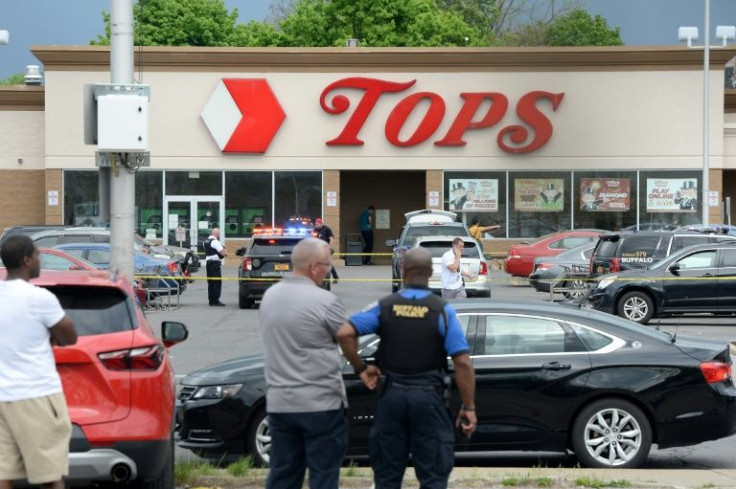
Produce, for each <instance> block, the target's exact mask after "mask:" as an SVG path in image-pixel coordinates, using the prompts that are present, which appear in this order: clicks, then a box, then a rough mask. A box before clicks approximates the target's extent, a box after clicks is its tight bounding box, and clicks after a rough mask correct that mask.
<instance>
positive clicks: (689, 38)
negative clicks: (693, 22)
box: [678, 0, 736, 226]
mask: <svg viewBox="0 0 736 489" xmlns="http://www.w3.org/2000/svg"><path fill="white" fill-rule="evenodd" d="M704 30H705V40H704V43H703V177H702V179H701V180H702V182H701V187H702V189H703V193H702V196H703V197H702V213H703V214H702V223H703V225H706V226H707V225H708V224H709V223H710V215H709V211H710V202H709V197H710V153H709V152H710V148H709V143H710V141H709V139H710V138H709V135H710V127H709V126H710V48H711V46H710V0H705V22H704ZM735 35H736V27H734V26H718V27H716V38H718V39H720V40H722V41H723V46H725V45H726V42H727V41H729V40H733V39H734V37H735ZM678 38H679V40H680V41H686V42H687V47H693V45H692V43H693V41H697V40H698V28H697V27H680V29H679V30H678Z"/></svg>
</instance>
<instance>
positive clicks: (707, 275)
mask: <svg viewBox="0 0 736 489" xmlns="http://www.w3.org/2000/svg"><path fill="white" fill-rule="evenodd" d="M703 277H715V275H713V274H712V273H706V274H705V275H703Z"/></svg>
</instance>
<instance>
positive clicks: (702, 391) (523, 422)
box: [177, 299, 736, 468]
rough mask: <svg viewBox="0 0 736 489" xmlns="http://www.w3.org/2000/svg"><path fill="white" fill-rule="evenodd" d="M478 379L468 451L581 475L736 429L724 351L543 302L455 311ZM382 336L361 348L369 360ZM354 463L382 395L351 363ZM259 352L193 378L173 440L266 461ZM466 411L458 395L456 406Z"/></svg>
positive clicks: (198, 449)
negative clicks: (541, 461)
mask: <svg viewBox="0 0 736 489" xmlns="http://www.w3.org/2000/svg"><path fill="white" fill-rule="evenodd" d="M454 305H455V307H456V309H457V311H458V317H459V319H460V322H461V324H462V326H463V328H464V330H465V331H466V335H467V338H468V342H469V345H470V348H471V350H472V356H473V362H474V365H475V371H476V382H477V386H476V409H477V415H478V429H477V431H476V432H475V434H474V435H473V437H472V439H471V441H470V442H469V443H468V444H466V442H465V441H464V440H459V448H461V449H462V450H464V451H490V450H504V451H509V450H525V451H557V452H566V451H567V450H571V451H573V452H574V453H575V454H576V455H577V457H578V459H579V460H580V463H581V464H582V465H583V466H586V467H627V468H628V467H636V466H638V465H640V464H642V463H643V462H644V460H645V459H646V457H647V454H648V453H649V450H650V448H651V446H652V444H657V445H658V446H659V447H660V448H665V447H675V446H686V445H693V444H697V443H700V442H703V441H707V440H714V439H718V438H722V437H727V436H729V435H731V434H733V433H734V432H736V386H735V385H734V381H733V379H732V377H731V368H732V366H731V362H732V359H731V356H730V354H729V347H728V345H727V344H726V343H722V342H717V341H711V340H703V339H698V338H689V337H685V336H681V335H678V336H677V338H673V337H671V336H670V335H668V334H666V333H662V332H659V331H656V330H651V329H649V328H646V327H644V326H641V325H638V324H635V323H632V322H631V321H626V320H623V319H620V318H617V317H615V316H611V315H608V314H603V313H600V312H597V311H592V310H588V309H578V308H571V307H565V306H562V305H559V304H550V303H548V302H542V301H539V302H536V301H527V302H505V303H504V302H499V301H493V302H491V301H489V300H483V299H479V300H474V301H464V302H458V303H456V304H454ZM378 341H379V340H378V338H376V337H368V338H367V339H364V341H363V342H362V343H361V355H362V356H364V357H371V356H372V355H373V354H374V353H375V350H376V348H377V344H378ZM343 378H344V380H345V385H346V387H347V391H348V397H349V409H348V420H349V426H350V440H349V452H348V454H349V456H361V455H365V454H367V447H368V434H369V430H370V427H371V422H372V419H373V412H374V408H375V402H376V394H375V393H374V392H371V391H368V390H367V389H365V388H364V387H363V385H362V384H361V383H360V380H359V379H358V378H357V376H356V375H355V374H353V370H352V368H350V366H349V365H347V363H346V364H345V368H344V370H343ZM264 393H265V381H264V377H263V356H262V355H252V356H247V357H242V358H238V359H233V360H230V361H226V362H223V363H220V364H218V365H214V366H211V367H208V368H204V369H201V370H197V371H195V372H192V373H191V374H189V375H187V376H186V377H185V378H184V379H183V381H182V390H181V394H180V396H179V404H178V427H177V433H178V444H179V446H180V447H183V448H186V449H189V450H192V451H194V452H195V453H197V454H199V455H202V456H204V457H207V458H212V459H218V460H219V459H227V458H235V457H238V456H242V455H243V454H244V453H250V454H252V455H253V457H254V459H255V461H256V462H259V463H268V458H269V450H270V442H271V439H270V436H269V427H268V418H267V417H266V412H265V399H264ZM459 404H460V400H459V396H458V393H457V391H456V390H453V392H452V394H451V396H450V408H451V410H452V412H457V409H458V406H459Z"/></svg>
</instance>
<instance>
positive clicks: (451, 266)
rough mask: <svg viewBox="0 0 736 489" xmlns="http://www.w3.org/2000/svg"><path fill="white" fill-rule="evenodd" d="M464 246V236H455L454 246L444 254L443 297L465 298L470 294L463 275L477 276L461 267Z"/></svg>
mask: <svg viewBox="0 0 736 489" xmlns="http://www.w3.org/2000/svg"><path fill="white" fill-rule="evenodd" d="M463 248H465V242H464V241H463V238H455V239H453V240H452V248H451V249H450V250H449V251H447V252H446V253H445V254H444V255H442V298H443V299H464V298H466V297H467V296H468V295H467V294H466V293H465V283H464V282H463V276H465V277H468V278H469V279H471V280H473V279H474V278H475V277H474V276H473V275H471V274H470V273H468V272H465V271H463V269H462V267H461V264H460V258H461V257H462V255H463Z"/></svg>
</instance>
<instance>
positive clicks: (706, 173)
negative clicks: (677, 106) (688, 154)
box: [702, 0, 710, 226]
mask: <svg viewBox="0 0 736 489" xmlns="http://www.w3.org/2000/svg"><path fill="white" fill-rule="evenodd" d="M709 125H710V0H705V47H704V49H703V204H702V206H703V207H702V211H703V214H702V221H703V224H704V225H706V226H707V225H708V224H710V203H709V197H710V148H709V142H710V141H709V139H710V129H709Z"/></svg>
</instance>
